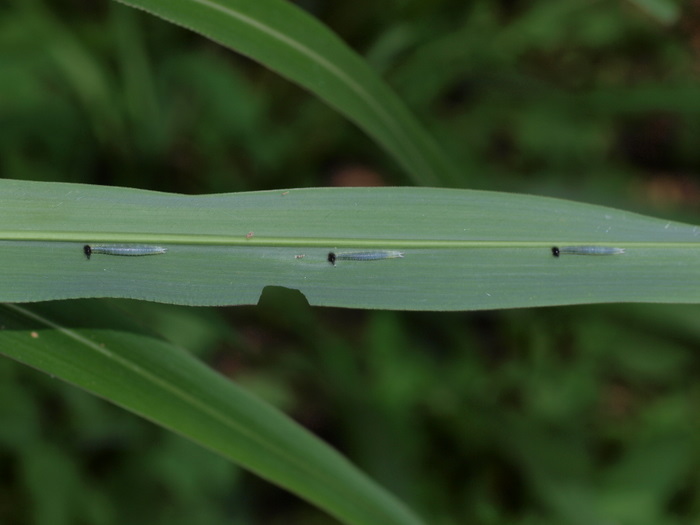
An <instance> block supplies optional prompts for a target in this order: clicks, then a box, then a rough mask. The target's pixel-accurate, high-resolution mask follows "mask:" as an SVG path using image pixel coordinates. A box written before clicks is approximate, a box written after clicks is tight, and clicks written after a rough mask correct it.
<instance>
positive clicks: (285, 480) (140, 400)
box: [0, 302, 420, 525]
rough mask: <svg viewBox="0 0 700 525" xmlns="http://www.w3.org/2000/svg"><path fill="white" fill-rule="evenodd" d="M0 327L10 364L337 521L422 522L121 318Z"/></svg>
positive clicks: (295, 430)
mask: <svg viewBox="0 0 700 525" xmlns="http://www.w3.org/2000/svg"><path fill="white" fill-rule="evenodd" d="M107 319H108V321H107ZM118 319H122V321H121V322H118V321H117V320H118ZM107 323H108V325H109V326H110V328H108V329H107V328H104V326H105V324H107ZM0 324H1V325H2V327H3V329H2V330H1V331H0V352H2V353H3V354H5V355H7V356H8V357H11V358H13V359H16V360H18V361H20V362H22V363H24V364H27V365H30V366H33V367H35V368H38V369H39V370H42V371H44V372H46V373H48V374H51V375H52V376H57V377H60V378H62V379H64V380H66V381H68V382H70V383H73V384H75V385H77V386H80V387H82V388H84V389H86V390H88V391H90V392H92V393H94V394H97V395H99V396H102V397H104V398H106V399H109V400H110V401H112V402H114V403H116V404H118V405H120V406H122V407H124V408H127V409H128V410H131V411H132V412H135V413H137V414H140V415H141V416H143V417H145V418H147V419H150V420H152V421H154V422H156V423H158V424H160V425H163V426H165V427H166V428H169V429H171V430H174V431H175V432H178V433H180V434H182V435H184V436H186V437H189V438H190V439H192V440H194V441H196V442H198V443H200V444H201V445H203V446H205V447H207V448H210V449H212V450H214V451H216V452H218V453H220V454H222V455H223V456H225V457H228V458H229V459H231V460H233V461H235V462H236V463H238V464H240V465H242V466H244V467H246V468H248V469H250V470H251V471H253V472H255V473H257V474H259V475H261V476H263V477H265V478H267V479H268V480H271V481H273V482H275V483H277V484H279V485H281V486H283V487H286V488H287V489H289V490H291V491H292V492H295V493H297V494H299V495H301V496H302V497H304V498H306V499H308V500H309V501H311V502H313V503H315V504H316V505H318V506H319V507H321V508H323V509H325V510H326V511H328V512H330V513H331V514H333V515H334V516H336V517H337V518H339V519H340V520H341V521H343V522H344V523H355V524H368V525H369V524H373V523H387V524H397V525H398V524H405V525H418V524H419V523H420V520H418V518H416V517H415V516H413V515H412V514H411V513H410V512H409V511H408V510H407V509H406V508H405V507H404V506H403V505H401V504H400V503H398V502H397V501H396V500H395V499H394V498H393V497H392V496H390V495H388V494H387V493H386V492H384V491H383V489H381V488H380V487H379V486H378V485H376V484H375V483H373V482H372V481H370V480H369V479H368V478H367V477H365V476H364V475H363V474H362V473H360V472H359V471H358V470H357V469H356V468H355V467H353V466H352V465H351V464H350V463H348V462H347V461H346V460H345V459H344V458H343V457H342V456H340V455H339V454H338V453H336V452H335V451H334V450H332V449H331V448H330V447H328V446H327V445H325V444H324V443H323V442H321V441H320V440H318V439H316V438H315V437H314V436H312V435H311V434H310V433H308V432H307V431H306V430H304V429H303V428H302V427H300V426H299V425H297V424H296V423H294V422H292V421H291V420H290V419H288V418H287V417H286V416H284V415H282V414H281V413H279V412H277V411H276V410H275V409H273V408H271V407H270V406H268V405H266V404H265V403H263V402H261V401H259V400H257V399H255V398H253V397H251V396H250V395H248V394H246V393H245V392H243V391H242V390H240V389H238V388H237V387H236V386H235V384H233V383H232V382H230V381H227V380H226V379H224V378H223V377H221V376H219V375H217V374H215V373H214V372H212V371H211V370H210V369H208V368H206V367H205V366H204V365H202V364H201V363H200V362H199V361H197V360H196V359H194V358H193V357H192V356H190V355H189V354H188V353H186V352H184V351H182V350H181V349H180V348H177V347H174V346H172V345H170V344H167V343H165V342H163V341H161V340H159V339H157V338H155V337H153V336H150V335H148V334H145V333H143V330H140V329H136V328H135V327H133V326H130V324H129V323H128V322H126V321H124V320H123V313H121V312H118V311H115V310H113V309H110V308H107V307H105V306H104V305H100V304H95V303H90V304H86V303H83V302H73V303H70V304H66V303H64V304H61V305H60V307H59V306H58V305H56V304H53V305H41V306H38V305H34V306H32V307H31V309H28V308H25V307H20V306H14V305H2V306H0ZM117 324H119V326H116V325H117ZM126 329H129V330H130V331H129V332H127V331H124V330H126Z"/></svg>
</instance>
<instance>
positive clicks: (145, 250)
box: [83, 244, 168, 259]
mask: <svg viewBox="0 0 700 525" xmlns="http://www.w3.org/2000/svg"><path fill="white" fill-rule="evenodd" d="M167 251H168V249H167V248H163V247H162V246H151V245H148V244H86V245H85V246H83V253H84V254H85V257H87V258H88V259H90V256H91V255H93V254H95V253H99V254H102V255H124V256H130V257H137V256H141V255H158V254H161V253H165V252H167Z"/></svg>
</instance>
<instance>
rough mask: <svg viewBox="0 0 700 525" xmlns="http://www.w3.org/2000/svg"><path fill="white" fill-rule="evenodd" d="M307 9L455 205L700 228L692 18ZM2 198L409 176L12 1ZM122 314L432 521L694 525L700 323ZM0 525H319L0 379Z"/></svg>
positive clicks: (222, 68)
mask: <svg viewBox="0 0 700 525" xmlns="http://www.w3.org/2000/svg"><path fill="white" fill-rule="evenodd" d="M298 3H299V5H300V6H301V7H302V8H304V9H306V10H308V11H309V12H310V13H312V14H313V15H314V16H316V17H318V18H320V19H321V20H323V21H324V22H325V23H326V24H328V25H329V26H330V27H331V28H332V29H333V30H334V31H336V32H337V33H338V34H339V35H340V36H341V38H343V39H344V40H345V41H346V42H348V43H349V44H350V45H351V46H352V47H353V48H354V49H356V50H357V51H358V52H359V53H360V54H362V55H363V56H365V57H366V58H367V59H368V61H369V62H370V63H371V65H372V66H373V67H374V68H375V69H376V70H377V71H378V72H379V73H380V75H382V76H383V77H384V78H385V79H386V80H387V81H388V82H389V83H390V84H391V85H392V86H393V87H394V88H395V89H396V91H397V92H398V93H399V94H400V95H401V97H402V98H403V99H404V100H405V101H406V102H407V104H408V105H409V107H410V108H411V109H412V110H413V111H414V112H415V113H416V114H417V115H418V116H419V118H420V119H421V120H422V121H423V122H424V123H425V124H426V126H427V127H428V128H429V129H430V131H431V132H432V133H433V135H434V136H436V137H437V138H438V140H439V142H440V144H441V145H442V147H443V148H444V150H445V151H446V152H447V153H448V154H449V155H450V156H451V157H452V158H454V159H456V161H457V162H458V163H459V165H461V166H462V167H463V173H464V178H463V180H461V181H460V186H461V187H465V188H476V189H492V190H499V191H512V192H524V193H534V194H542V195H551V196H558V197H566V198H571V199H575V200H581V201H587V202H591V203H599V204H606V205H611V206H615V207H620V208H625V209H629V210H634V211H639V212H643V213H647V214H651V215H656V216H662V217H664V218H668V219H676V220H683V221H687V222H694V223H698V222H700V217H699V215H700V214H699V213H698V203H699V202H700V179H699V174H700V138H699V137H700V2H697V1H696V0H692V1H688V2H686V3H684V4H683V5H682V6H681V4H680V3H678V4H674V3H672V2H671V3H666V2H663V1H661V0H656V1H654V0H646V1H643V2H642V1H641V0H640V1H639V2H631V1H630V2H624V1H612V0H607V1H602V0H601V1H591V0H567V1H566V2H561V1H555V0H550V1H530V2H525V1H522V0H481V1H472V2H464V1H448V0H412V1H411V0H394V1H391V2H371V1H367V0H357V1H355V2H322V1H318V0H305V1H301V2H298ZM0 176H2V177H4V178H14V179H29V180H44V181H70V182H84V183H91V184H104V185H118V186H130V187H137V188H146V189H152V190H159V191H170V192H179V193H190V194H199V193H215V192H231V191H247V190H261V189H271V188H290V187H306V186H349V185H364V186H367V185H406V184H409V179H408V177H407V176H406V174H405V173H403V172H402V171H401V170H400V168H399V167H398V165H397V164H396V163H395V162H394V161H393V160H392V159H391V158H389V157H388V156H387V155H386V154H385V153H384V152H383V150H381V149H380V148H379V147H378V146H377V145H376V144H374V143H373V142H372V141H371V140H370V139H368V138H367V137H366V136H364V135H363V134H362V133H361V132H360V131H359V130H358V129H356V128H355V127H354V126H353V125H352V124H350V123H348V122H347V121H345V120H344V119H343V118H342V117H340V116H339V115H338V114H336V113H335V112H334V111H333V110H332V109H331V108H328V107H326V106H324V105H323V104H322V103H321V102H319V101H318V100H316V99H315V98H314V97H313V96H312V95H310V94H308V93H306V92H304V91H302V90H301V89H299V88H297V87H296V86H294V85H292V84H290V83H289V82H287V81H286V80H284V79H282V78H280V77H278V76H277V75H276V74H274V73H272V72H270V71H267V70H265V69H264V68H262V67H260V66H258V65H257V64H255V63H253V62H251V61H250V60H248V59H246V58H243V57H240V56H238V55H236V54H235V53H233V52H230V51H228V50H226V49H223V48H221V47H219V46H217V45H216V44H213V43H211V42H208V41H206V40H204V39H203V38H200V37H198V36H196V35H194V34H191V33H188V32H187V31H184V30H182V29H180V28H177V27H174V26H172V25H169V24H167V23H164V22H162V21H159V20H157V19H155V18H153V17H150V16H148V15H145V14H142V13H139V12H137V11H134V10H131V9H129V8H126V7H123V6H121V5H119V4H117V3H115V2H109V1H107V0H100V1H96V0H92V1H87V0H50V1H49V0H46V1H41V0H14V1H11V0H2V1H0ZM444 184H445V185H450V184H454V181H448V180H446V181H445V182H444ZM116 304H118V305H121V306H122V307H123V308H124V312H125V315H129V316H133V317H135V318H136V319H140V320H141V321H142V322H144V323H146V324H148V325H150V326H152V327H156V328H157V329H158V330H159V331H160V332H161V333H162V334H163V335H164V336H165V337H167V338H169V339H170V340H172V341H174V342H176V343H178V344H181V345H183V346H185V347H186V348H188V349H189V350H191V351H193V352H195V353H197V354H198V355H200V356H201V357H202V358H203V359H205V360H206V361H207V362H208V363H210V364H211V365H212V366H213V367H215V368H216V369H217V370H219V371H220V372H221V373H223V374H225V375H226V376H228V377H230V378H232V379H233V380H235V381H237V382H238V383H239V384H241V385H243V386H245V387H247V388H249V389H250V390H251V391H253V392H254V393H256V394H257V395H259V396H261V397H263V398H265V399H267V400H268V401H269V402H271V403H273V404H274V405H276V406H278V407H280V408H281V409H283V410H285V411H286V412H288V413H289V414H290V415H292V416H293V417H294V418H295V419H296V420H298V421H299V422H300V423H302V424H303V425H305V426H307V427H308V428H310V429H311V430H312V431H313V432H315V433H316V434H317V435H320V436H321V437H323V438H324V439H326V440H328V441H329V442H330V443H332V444H333V445H334V446H335V447H337V448H338V449H339V450H341V451H342V452H343V453H345V454H346V455H347V456H348V457H349V458H350V459H351V460H352V461H353V462H355V463H356V464H358V465H359V466H360V467H361V468H362V469H364V470H365V471H367V472H368V473H369V474H370V475H372V476H373V477H374V478H375V479H377V480H378V481H380V482H381V483H382V484H384V485H385V486H386V487H387V488H389V489H390V490H392V491H393V492H395V493H396V494H397V495H399V496H400V497H402V498H403V499H404V500H405V501H406V502H408V503H409V504H410V505H411V506H413V507H414V508H416V509H417V510H418V511H420V512H421V513H422V514H423V515H424V516H425V517H426V519H427V520H428V522H430V523H433V524H446V525H447V524H466V523H470V524H484V525H490V524H562V523H566V524H581V525H584V524H585V525H596V524H601V525H607V524H611V525H612V524H620V525H625V524H630V525H631V524H635V525H636V524H654V525H657V524H662V525H663V524H682V523H683V524H684V523H689V524H690V523H700V433H698V430H700V425H699V424H698V423H699V418H698V409H697V406H698V402H699V401H700V386H699V385H698V382H697V381H696V380H695V379H696V377H697V376H698V373H699V372H700V354H699V352H698V350H700V344H699V343H700V315H699V314H700V309H698V308H696V307H693V306H673V305H602V306H586V307H565V308H564V307H562V308H540V309H524V310H511V311H500V312H480V313H468V312H467V313H448V314H443V313H430V314H419V313H410V314H409V313H397V312H368V311H353V310H331V309H323V308H313V309H312V308H310V307H309V306H308V305H307V304H306V303H305V300H304V298H303V297H301V296H300V295H299V294H298V293H295V292H293V291H288V290H280V289H268V290H266V292H265V294H264V295H263V298H262V299H261V303H260V305H259V306H257V307H238V308H226V309H192V308H180V307H171V306H165V305H156V304H148V303H136V302H128V301H121V302H116ZM0 523H2V524H8V525H15V524H37V525H63V524H66V525H67V524H97V525H101V524H104V525H108V524H109V525H111V524H123V523H130V524H156V525H157V524H161V523H162V524H168V525H177V524H194V525H200V524H201V525H209V524H220V523H234V524H241V525H247V524H263V523H264V524H290V523H294V524H296V523H303V524H312V525H314V524H319V525H320V524H330V523H334V521H333V520H331V519H330V518H328V517H327V516H325V515H324V514H322V513H321V512H319V511H316V510H315V509H313V508H312V507H310V506H309V505H307V504H305V503H304V502H302V501H299V500H298V499H296V498H295V497H293V496H291V495H288V494H287V493H285V492H283V491H282V490H279V489H277V488H275V487H273V486H271V485H269V484H268V483H266V482H264V481H262V480H259V479H257V478H255V477H253V476H251V475H249V474H247V473H245V472H243V471H241V470H239V469H237V468H236V467H234V466H232V465H230V464H228V463H226V462H225V461H224V460H223V459H220V458H218V457H217V456H215V455H213V454H211V453H209V452H208V451H205V450H202V449H200V448H199V447H197V446H195V445H192V444H190V443H189V442H187V441H185V440H183V439H181V438H179V437H177V436H174V435H172V434H169V433H167V432H165V431H162V430H160V429H159V428H157V427H155V426H153V425H152V424H150V423H147V422H144V421H142V420H140V419H138V418H136V417H134V416H132V415H130V414H128V413H125V412H124V411H122V410H120V409H117V408H115V407H113V406H111V405H109V404H107V403H106V402H103V401H101V400H98V399H96V398H93V397H91V396H89V395H87V394H84V393H83V392H81V391H78V390H76V389H74V388H72V387H69V386H66V385H63V384H62V383H59V382H58V381H56V380H54V379H52V378H49V377H47V376H44V375H42V374H39V373H37V372H34V371H32V370H29V369H26V368H23V367H21V366H18V365H16V364H15V363H13V362H9V361H6V360H3V361H0Z"/></svg>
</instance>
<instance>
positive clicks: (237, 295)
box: [0, 181, 700, 310]
mask: <svg viewBox="0 0 700 525" xmlns="http://www.w3.org/2000/svg"><path fill="white" fill-rule="evenodd" d="M0 188H1V189H2V192H1V193H0V194H1V195H2V197H1V200H0V219H1V221H0V224H2V229H1V230H0V239H2V241H0V242H1V245H2V252H1V255H0V260H1V262H2V266H3V272H2V275H1V276H0V300H2V301H8V302H24V301H41V300H49V299H66V298H81V297H126V298H138V299H148V300H153V301H161V302H169V303H178V304H191V305H223V304H228V305H231V304H252V303H256V302H257V301H258V298H259V296H260V293H261V292H262V290H263V288H264V287H265V286H271V285H272V286H284V287H288V288H292V289H298V290H300V291H301V292H302V293H303V294H304V295H305V296H306V298H307V300H308V301H309V302H310V303H311V304H316V305H330V306H346V307H363V308H386V309H406V310H463V309H486V308H489V309H490V308H507V307H522V306H541V305H552V304H573V303H593V302H614V301H618V302H619V301H633V302H639V301H652V302H697V301H698V300H699V299H700V266H699V265H698V264H697V262H698V256H699V255H700V242H699V240H700V228H698V227H694V226H689V225H684V224H680V223H671V222H668V221H662V220H658V219H652V218H648V217H643V216H640V215H635V214H632V213H627V212H623V211H618V210H613V209H609V208H602V207H599V206H591V205H586V204H580V203H574V202H569V201H563V200H556V199H548V198H542V197H533V196H524V195H512V194H503V193H489V192H476V191H463V190H439V189H420V188H369V189H368V188H351V189H305V190H291V191H284V192H283V191H268V192H255V193H242V194H228V195H205V196H194V197H193V196H181V195H168V194H162V193H154V192H145V191H139V190H131V189H125V188H104V187H97V186H81V185H73V184H45V183H31V182H20V181H0ZM100 242H107V243H139V244H153V245H158V246H164V247H167V249H168V253H167V254H164V255H156V256H151V257H113V256H109V255H94V256H93V257H92V259H91V260H87V259H86V258H85V256H84V255H83V246H84V245H85V244H86V243H100ZM600 243H602V244H604V245H607V246H612V247H617V248H622V249H625V250H626V253H624V254H622V255H615V256H609V257H593V256H574V255H562V257H559V258H556V257H553V256H552V253H551V247H552V246H555V245H557V246H567V245H590V244H600ZM353 250H400V251H401V252H403V253H404V254H405V257H403V258H397V259H387V260H382V261H371V262H367V261H339V262H338V263H337V264H336V265H335V266H334V265H332V264H330V263H329V262H328V254H329V252H332V251H353Z"/></svg>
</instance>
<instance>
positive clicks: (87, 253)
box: [83, 244, 92, 261]
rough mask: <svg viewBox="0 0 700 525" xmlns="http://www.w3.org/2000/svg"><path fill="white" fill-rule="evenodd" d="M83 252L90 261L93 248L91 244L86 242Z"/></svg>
mask: <svg viewBox="0 0 700 525" xmlns="http://www.w3.org/2000/svg"><path fill="white" fill-rule="evenodd" d="M83 253H84V254H85V257H87V259H88V261H89V260H90V256H91V255H92V248H90V245H89V244H86V245H85V246H83Z"/></svg>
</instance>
